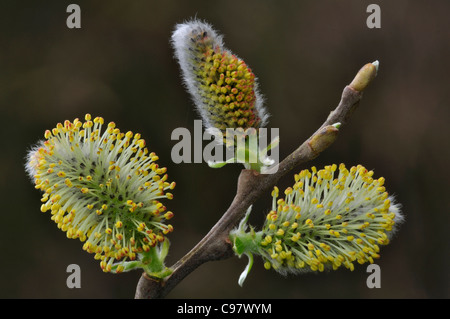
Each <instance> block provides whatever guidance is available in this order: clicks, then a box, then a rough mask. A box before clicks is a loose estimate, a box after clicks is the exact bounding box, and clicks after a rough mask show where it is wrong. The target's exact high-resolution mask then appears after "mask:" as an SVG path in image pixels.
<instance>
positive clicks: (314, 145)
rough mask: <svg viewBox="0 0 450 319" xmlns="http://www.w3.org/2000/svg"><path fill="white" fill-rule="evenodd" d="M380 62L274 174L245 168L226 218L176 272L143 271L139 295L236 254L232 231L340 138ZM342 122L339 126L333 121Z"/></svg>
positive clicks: (153, 293) (161, 292)
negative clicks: (295, 171)
mask: <svg viewBox="0 0 450 319" xmlns="http://www.w3.org/2000/svg"><path fill="white" fill-rule="evenodd" d="M377 68H378V62H374V63H369V64H366V65H365V66H364V67H363V68H362V69H361V70H360V71H359V72H358V73H357V75H356V77H355V78H354V80H353V81H352V82H351V84H350V85H348V86H346V87H345V88H344V90H343V92H342V96H341V100H340V102H339V104H338V106H337V107H336V108H335V109H334V110H333V111H332V112H331V113H330V115H329V116H328V118H327V119H326V121H325V122H324V123H323V124H322V125H321V126H320V128H319V129H318V130H317V131H316V132H315V133H314V134H312V135H311V137H310V138H308V139H307V140H306V141H305V142H303V144H301V145H300V146H299V147H298V148H297V149H296V150H295V151H294V152H292V153H291V154H290V155H289V156H287V157H286V158H285V159H284V160H283V161H281V162H280V163H279V166H278V170H277V171H276V172H275V173H273V174H260V173H258V172H256V171H253V170H242V171H241V174H240V176H239V179H238V184H237V190H236V195H235V197H234V199H233V201H232V203H231V205H230V207H229V208H228V209H227V211H226V212H225V213H224V214H223V216H222V218H221V219H220V220H219V221H218V222H217V223H216V225H215V226H214V227H213V228H212V229H211V230H210V231H209V232H208V234H207V235H206V236H205V237H204V238H203V239H202V240H201V241H200V242H199V243H198V244H197V245H196V246H195V247H194V248H193V249H192V250H191V251H190V252H189V253H187V254H186V255H185V256H184V257H183V258H181V259H180V260H179V261H178V262H177V263H176V264H175V265H173V266H172V267H171V268H172V270H173V272H172V274H171V275H170V276H168V277H166V278H164V279H163V280H155V279H152V278H149V277H148V276H147V275H146V274H143V275H142V276H141V278H140V280H139V282H138V285H137V288H136V294H135V298H138V299H141V298H145V299H147V298H151V299H154V298H164V297H165V296H166V295H167V294H168V293H169V292H170V291H171V290H172V289H173V288H174V287H175V286H176V285H177V284H178V283H179V282H180V281H181V280H183V279H184V278H185V277H186V276H187V275H189V274H190V273H191V272H192V271H194V270H195V269H196V268H198V267H199V266H200V265H202V264H204V263H206V262H209V261H214V260H223V259H227V258H230V257H232V256H234V252H233V249H232V243H231V242H230V240H229V233H230V231H231V230H232V229H233V228H234V227H235V226H236V225H237V224H238V223H239V221H240V220H241V219H242V218H243V217H244V214H245V212H246V211H247V209H248V208H249V207H250V206H251V205H253V204H254V203H255V201H256V200H257V199H258V198H259V197H260V196H262V195H263V194H265V193H266V192H267V191H270V190H271V188H273V187H274V186H275V185H276V184H277V182H278V181H279V179H280V178H281V177H283V176H284V175H285V174H286V173H288V172H289V171H291V170H292V169H294V168H295V167H297V166H299V165H301V164H303V163H306V162H308V161H311V160H313V159H314V158H316V157H317V156H318V155H319V154H320V153H322V152H323V151H324V150H326V149H327V148H328V147H329V146H330V145H331V144H333V142H334V141H335V140H336V138H337V136H338V133H339V129H341V127H342V126H343V125H345V124H346V123H347V121H348V119H349V118H350V116H351V114H352V113H353V112H354V110H355V109H356V108H357V106H358V105H359V101H360V100H361V97H362V92H363V90H364V89H365V88H366V87H367V85H368V84H369V83H370V82H371V81H372V79H373V78H374V77H375V75H376V71H377ZM335 123H340V124H341V126H340V128H339V129H338V128H337V127H336V126H334V125H333V124H335Z"/></svg>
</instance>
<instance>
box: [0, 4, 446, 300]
mask: <svg viewBox="0 0 450 319" xmlns="http://www.w3.org/2000/svg"><path fill="white" fill-rule="evenodd" d="M71 2H73V1H70V2H69V1H2V2H1V4H0V111H1V113H0V114H1V117H0V120H1V126H0V129H1V136H2V138H1V140H0V143H1V151H2V156H0V196H1V203H2V205H1V213H0V216H1V217H0V225H1V227H2V230H1V232H0V251H1V257H0V258H1V259H0V270H1V276H0V297H1V298H133V297H134V292H135V287H136V283H137V281H138V279H139V277H140V272H138V271H136V272H132V273H127V274H121V275H113V274H104V273H103V272H102V271H101V269H100V267H99V263H98V261H95V260H94V259H93V256H92V255H90V254H87V253H86V252H84V251H83V250H82V249H81V247H82V244H80V242H79V241H77V240H68V239H66V237H65V234H64V233H63V232H61V231H60V230H58V229H57V227H56V225H55V224H54V223H53V222H52V221H51V220H50V217H49V214H48V213H47V214H43V213H41V212H40V210H39V207H40V204H41V202H40V193H39V192H38V191H37V190H35V189H34V187H33V184H32V183H31V182H30V180H29V179H28V178H27V176H26V174H25V172H24V163H25V160H24V157H25V155H26V152H27V150H28V149H29V148H30V146H31V145H33V144H34V143H35V142H37V141H38V140H39V139H41V138H43V134H44V131H45V130H46V129H51V128H53V127H54V126H55V125H56V123H57V122H62V121H64V120H65V119H70V120H73V119H74V118H76V117H83V115H84V114H85V113H87V112H89V113H91V114H92V115H93V116H103V117H104V118H105V121H106V122H109V121H115V122H116V123H117V126H118V127H119V128H120V129H121V130H122V131H127V130H132V131H134V132H140V133H141V134H142V136H143V138H145V139H146V141H147V145H148V148H149V149H150V150H151V151H154V152H156V153H157V154H158V155H159V157H160V163H161V164H163V165H164V166H167V167H168V173H169V176H170V180H174V181H176V183H177V187H176V189H175V191H174V194H175V198H174V199H173V200H172V201H171V202H168V203H167V206H168V207H169V209H171V210H172V211H173V212H174V213H175V217H174V219H173V220H172V224H173V225H174V227H175V231H174V232H173V233H172V234H171V236H170V239H171V241H172V248H171V252H170V255H169V256H168V259H167V261H168V264H169V265H171V264H173V263H174V262H176V261H177V260H178V259H179V258H181V257H182V256H183V255H184V254H185V253H187V252H188V251H189V250H190V249H191V248H192V247H193V246H194V245H195V244H196V243H197V242H198V241H199V240H200V239H201V238H202V237H203V236H204V235H205V234H206V233H207V232H208V230H209V229H210V228H211V227H212V226H213V225H214V223H215V222H216V221H217V220H218V219H219V217H220V216H221V214H222V213H223V212H224V211H225V210H226V208H227V207H228V205H229V203H230V201H231V200H232V198H233V196H234V193H235V190H236V180H237V177H238V175H239V170H240V169H241V167H238V166H226V167H224V168H222V169H216V170H214V169H211V168H209V167H208V166H207V165H206V164H204V163H203V164H178V165H176V164H173V163H172V162H171V158H170V151H171V148H172V146H173V145H174V144H175V143H176V142H175V141H171V139H170V135H171V132H172V130H173V129H175V128H177V127H186V128H188V129H190V130H191V129H192V128H193V123H194V122H193V121H194V119H197V118H198V117H197V115H196V114H195V112H194V111H193V107H192V103H191V100H190V97H189V95H188V94H187V93H186V91H185V90H184V88H183V86H182V84H181V79H180V73H179V68H178V65H177V63H176V61H175V60H174V59H173V50H172V48H171V46H170V43H169V38H170V36H171V32H172V31H173V29H174V25H175V24H176V23H180V22H183V21H184V20H186V19H189V18H191V17H194V16H197V17H198V18H200V19H205V20H207V21H208V22H210V23H211V24H213V25H214V26H215V28H216V29H218V30H219V31H220V32H221V33H222V34H224V36H225V43H226V45H227V47H228V48H229V49H230V50H232V51H233V52H235V53H236V54H237V55H239V56H240V57H242V58H243V59H245V61H246V62H247V63H248V64H249V65H250V66H251V67H252V69H253V71H254V72H255V74H256V75H257V76H258V78H259V82H260V88H261V91H262V92H263V94H264V95H265V98H266V105H267V107H268V109H269V111H270V113H271V118H270V123H269V125H268V127H276V128H280V137H281V150H280V156H281V157H284V156H286V155H288V154H289V153H290V152H291V151H293V150H294V149H295V148H296V147H297V146H298V145H299V144H300V143H301V142H303V141H304V140H305V139H306V138H307V137H309V136H310V134H311V133H313V132H314V131H315V129H316V128H317V127H318V126H320V125H321V123H322V122H323V121H324V120H325V118H326V117H327V115H328V113H329V112H330V111H331V110H332V109H334V107H335V106H336V105H337V103H338V101H339V99H340V95H341V92H342V89H343V88H344V86H345V85H347V84H348V83H350V81H351V80H352V78H353V76H354V75H355V74H356V72H357V71H358V70H359V68H360V67H361V66H363V65H364V64H366V63H368V62H372V61H374V60H379V61H380V70H379V74H378V77H377V78H376V80H375V81H374V82H373V83H372V84H371V85H370V87H369V88H368V89H367V91H366V92H365V93H364V98H363V100H362V102H361V104H360V107H359V109H358V110H357V111H356V112H355V113H354V114H353V116H352V118H351V121H350V122H349V124H348V125H347V126H345V128H344V130H343V131H342V132H341V134H340V136H339V139H338V140H337V142H336V143H335V144H333V145H332V146H331V147H330V148H329V149H328V150H327V151H326V152H325V153H323V154H322V155H321V156H320V157H319V158H317V159H316V160H314V161H313V162H311V163H308V165H307V166H311V165H316V166H318V167H320V166H323V165H326V164H331V163H337V164H339V163H341V162H343V163H346V164H347V165H348V166H351V165H356V164H363V165H364V166H366V167H367V168H368V169H373V170H374V171H375V175H376V176H377V177H379V176H384V177H385V178H386V181H387V182H386V186H387V189H388V191H389V192H390V193H391V194H395V195H396V197H397V199H398V201H399V202H400V203H402V205H403V211H404V214H405V215H406V223H405V224H403V225H402V227H401V228H400V231H399V232H398V233H397V236H396V238H395V239H394V240H393V241H392V242H391V244H390V245H389V246H386V247H384V248H383V249H382V252H381V259H379V260H377V261H376V263H377V264H378V265H380V267H381V288H380V289H369V288H367V286H366V279H367V276H368V275H369V274H368V273H366V267H367V265H362V266H361V265H359V264H358V265H357V267H356V269H355V271H354V272H350V271H347V270H346V269H340V270H339V271H336V272H329V273H321V274H306V275H302V276H297V277H294V276H288V277H282V276H280V275H278V274H277V273H275V272H272V271H266V270H264V268H263V266H262V262H261V260H260V259H256V262H255V265H254V268H253V270H252V272H251V274H250V276H249V277H248V278H247V281H246V282H245V285H244V287H243V288H241V287H239V286H238V284H237V279H238V277H239V275H240V273H241V271H242V270H243V269H244V267H245V265H246V260H244V259H238V258H231V259H228V260H225V261H220V262H211V263H208V264H205V265H203V266H201V267H200V268H199V269H197V271H195V272H194V273H192V274H191V275H190V276H188V277H187V278H186V279H185V280H184V281H182V282H181V284H180V285H179V286H177V287H176V288H175V289H174V290H173V291H172V292H171V293H170V294H169V296H168V298H448V297H449V296H450V289H449V288H450V279H449V270H450V269H449V268H450V267H449V266H450V262H449V261H450V259H449V253H450V249H449V248H450V247H449V237H448V226H449V200H448V197H447V196H448V192H449V178H450V176H449V169H448V167H449V166H448V165H449V142H448V141H449V129H448V123H447V122H448V120H449V114H450V112H449V106H450V93H449V92H450V90H449V88H450V87H449V80H448V77H449V70H450V59H449V56H450V55H449V54H450V50H449V49H450V45H449V30H450V23H449V19H448V15H449V13H450V11H449V9H450V2H449V1H428V2H425V1H414V2H413V1H406V0H397V1H376V3H377V4H379V5H380V7H381V29H369V28H367V26H366V19H367V17H368V15H369V13H367V12H366V8H367V6H368V5H369V4H370V3H374V1H324V0H321V1H312V0H311V1H261V0H252V1H242V0H239V1H236V0H229V1H174V0H171V1H115V0H114V1H113V0H111V1H76V2H75V3H77V4H79V5H80V7H81V29H68V28H67V27H66V18H67V17H68V15H69V14H68V13H66V8H67V6H68V5H69V4H70V3H71ZM301 168H302V167H299V168H298V170H300V169H301ZM293 174H294V172H292V174H288V176H286V177H285V178H284V179H283V180H281V181H280V184H279V187H280V188H284V187H286V186H288V185H291V184H292V183H293V178H292V177H291V176H293ZM266 197H267V198H264V199H261V201H260V202H258V203H256V204H255V208H254V214H253V215H252V223H254V224H255V225H258V223H260V222H262V220H263V218H264V215H265V213H267V210H268V209H269V208H270V207H269V201H270V198H269V197H270V194H267V196H266ZM72 263H75V264H78V265H80V267H81V285H82V287H81V289H72V290H71V289H69V288H67V287H66V278H67V276H68V273H66V267H67V266H68V265H69V264H72Z"/></svg>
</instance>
